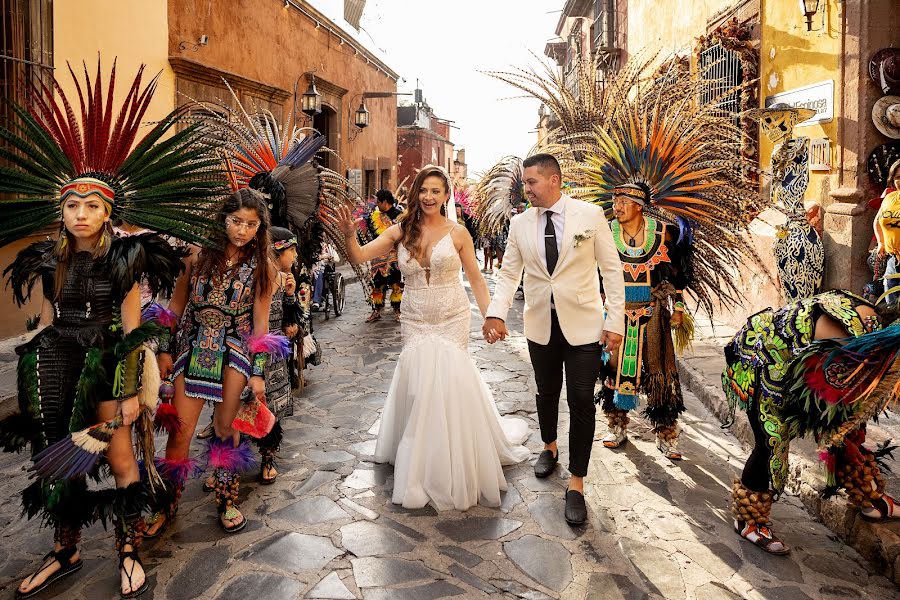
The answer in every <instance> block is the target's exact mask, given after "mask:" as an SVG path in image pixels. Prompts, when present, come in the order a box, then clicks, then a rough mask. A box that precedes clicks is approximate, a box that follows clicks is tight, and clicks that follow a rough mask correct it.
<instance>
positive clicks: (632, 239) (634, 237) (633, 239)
mask: <svg viewBox="0 0 900 600" xmlns="http://www.w3.org/2000/svg"><path fill="white" fill-rule="evenodd" d="M643 231H644V217H641V226H640V227H638V230H637V231H635V232H634V235H632V234H630V233H628V230H626V229H625V226H624V225H623V226H622V233H623V234H625V236H626V237H627V238H628V239H627V240H625V243H626V244H628V245H629V246H631V247H632V248H634V247H635V246H637V237H638V236H639V235H640V234H641V233H642V232H643Z"/></svg>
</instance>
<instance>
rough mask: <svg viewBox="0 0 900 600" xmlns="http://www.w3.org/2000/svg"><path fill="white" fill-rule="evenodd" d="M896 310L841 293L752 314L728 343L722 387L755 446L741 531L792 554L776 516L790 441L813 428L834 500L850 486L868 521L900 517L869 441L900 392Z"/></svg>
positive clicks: (738, 499) (739, 485)
mask: <svg viewBox="0 0 900 600" xmlns="http://www.w3.org/2000/svg"><path fill="white" fill-rule="evenodd" d="M898 316H900V315H898V311H897V307H896V305H890V306H888V305H884V304H880V305H878V306H873V305H871V304H869V303H868V302H866V301H865V300H863V299H862V298H859V297H857V296H856V295H854V294H852V293H850V292H847V291H844V290H833V291H829V292H825V293H822V294H818V295H816V296H812V297H810V298H804V299H802V300H799V301H796V302H793V303H791V304H787V305H785V306H783V307H781V308H779V309H777V310H773V309H771V308H770V309H766V310H764V311H761V312H759V313H757V314H755V315H753V316H751V317H750V318H749V319H748V320H747V324H746V325H744V327H743V329H741V330H740V331H739V332H738V333H737V335H735V336H734V338H733V339H732V340H731V343H730V344H729V345H728V346H726V348H725V359H726V363H727V366H726V368H725V371H724V372H723V373H722V387H723V389H724V390H725V395H726V397H727V398H728V402H729V406H730V409H731V412H732V416H733V415H734V412H735V410H736V409H737V408H738V407H740V408H741V409H743V410H745V411H746V412H747V418H748V419H749V420H750V427H751V429H752V430H753V435H754V438H755V442H756V443H755V446H754V448H753V452H752V453H751V454H750V457H749V458H748V459H747V462H746V464H745V465H744V470H743V473H742V474H741V477H740V479H739V480H736V481H735V482H734V485H733V487H732V515H733V517H734V528H735V531H737V533H738V534H739V535H740V536H741V537H743V538H744V539H746V540H749V541H751V542H753V543H754V544H756V545H757V546H759V547H760V548H762V549H763V550H765V551H766V552H769V553H771V554H787V553H788V552H789V551H790V550H789V548H788V546H787V545H786V544H785V543H784V542H782V541H781V540H780V539H779V538H778V537H777V536H776V535H775V534H774V533H773V531H772V527H771V523H770V522H769V514H770V512H771V508H772V502H773V501H774V500H775V499H777V497H778V495H779V494H781V492H782V491H783V490H784V487H785V484H786V479H787V473H788V454H789V450H790V443H791V440H794V439H797V438H800V437H803V436H804V435H807V434H810V433H811V434H812V435H813V436H814V437H815V439H816V441H817V442H818V443H819V449H820V456H821V458H822V460H823V461H824V462H825V466H826V475H827V477H826V482H827V487H826V489H825V495H826V496H827V495H830V494H832V493H834V492H835V491H837V490H838V489H840V488H844V489H845V490H846V491H847V495H848V500H849V501H850V502H851V503H852V504H853V505H855V506H856V507H858V508H859V510H860V511H861V513H862V515H863V517H864V518H867V519H891V518H897V517H898V516H900V509H898V506H897V503H896V501H895V500H894V499H893V498H892V497H891V496H889V495H888V494H886V493H885V492H884V478H883V477H882V475H881V473H880V470H879V464H878V460H877V459H878V458H879V453H878V452H872V451H871V450H869V449H867V448H865V447H864V446H863V445H862V443H863V442H864V441H865V426H866V422H867V421H868V420H869V419H876V418H877V417H878V415H879V414H881V412H882V411H884V410H885V409H886V408H890V407H892V406H893V404H894V403H895V402H896V400H897V397H898V392H900V386H898V382H900V361H898V360H897V359H898V356H900V355H898V352H900V321H898V320H897V317H898ZM885 324H890V326H889V327H885V328H884V329H882V327H883V326H884V325H885Z"/></svg>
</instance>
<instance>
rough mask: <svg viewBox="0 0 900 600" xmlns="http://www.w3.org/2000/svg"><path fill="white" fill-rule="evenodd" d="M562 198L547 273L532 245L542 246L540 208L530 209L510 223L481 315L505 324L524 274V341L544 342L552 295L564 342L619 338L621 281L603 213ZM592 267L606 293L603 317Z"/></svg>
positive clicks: (621, 329)
mask: <svg viewBox="0 0 900 600" xmlns="http://www.w3.org/2000/svg"><path fill="white" fill-rule="evenodd" d="M564 198H565V210H564V214H565V221H564V225H563V234H562V242H561V243H560V244H559V258H558V260H557V263H556V267H555V268H554V270H553V275H550V273H549V272H548V271H547V264H546V262H545V260H544V259H543V258H542V257H543V256H544V254H543V251H542V250H540V249H539V247H538V244H541V245H542V246H543V244H544V235H543V234H544V219H546V217H543V216H542V215H543V214H544V212H545V210H544V209H539V208H534V207H532V208H530V209H528V210H526V211H525V212H524V213H522V214H520V215H518V216H516V217H513V219H512V221H511V222H510V225H509V239H508V241H507V245H506V253H505V254H504V256H503V267H502V268H501V269H500V272H499V273H498V274H497V280H496V285H495V286H494V296H493V299H492V300H491V305H490V306H489V307H488V311H487V316H488V317H497V318H500V319H503V320H504V321H505V320H506V315H507V313H508V312H509V308H510V306H512V301H513V295H514V294H515V293H516V289H518V287H519V281H520V280H521V278H522V273H523V271H524V273H525V315H524V318H525V337H526V338H528V339H529V340H531V341H532V342H536V343H538V344H548V343H549V342H550V299H551V295H552V298H553V304H554V305H555V306H556V314H557V318H558V319H559V326H560V329H562V333H563V335H564V336H565V338H566V341H567V342H569V344H571V345H573V346H580V345H582V344H590V343H592V342H597V341H600V337H601V334H602V333H603V330H604V329H606V330H607V331H610V332H613V333H618V334H624V332H625V282H624V279H623V276H622V263H621V262H620V261H619V253H618V251H617V250H616V245H615V242H614V241H613V237H612V232H611V231H610V229H609V225H608V224H607V221H606V217H605V216H604V214H603V209H601V208H600V207H599V206H595V205H593V204H589V203H587V202H583V201H581V200H576V199H574V198H571V197H569V196H564ZM539 221H540V223H539ZM576 236H577V237H576ZM579 240H580V241H579ZM598 267H599V268H600V272H601V273H602V274H603V288H604V292H605V293H606V316H605V319H604V310H603V299H602V297H601V295H600V280H599V277H598V276H597V268H598Z"/></svg>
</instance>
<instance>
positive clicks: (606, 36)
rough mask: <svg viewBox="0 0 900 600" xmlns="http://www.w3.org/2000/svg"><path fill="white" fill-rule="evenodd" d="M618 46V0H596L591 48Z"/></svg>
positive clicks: (594, 49) (595, 49)
mask: <svg viewBox="0 0 900 600" xmlns="http://www.w3.org/2000/svg"><path fill="white" fill-rule="evenodd" d="M615 47H616V0H594V23H593V24H592V25H591V50H593V51H595V52H596V51H597V49H599V48H609V49H611V48H615Z"/></svg>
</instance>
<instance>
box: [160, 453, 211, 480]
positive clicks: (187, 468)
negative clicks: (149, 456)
mask: <svg viewBox="0 0 900 600" xmlns="http://www.w3.org/2000/svg"><path fill="white" fill-rule="evenodd" d="M153 462H155V463H156V470H157V471H159V474H160V475H162V476H163V477H164V478H166V479H168V480H169V481H171V482H172V483H174V484H176V485H178V486H183V485H184V484H185V482H186V481H187V480H188V479H191V478H193V477H197V476H199V475H200V474H201V473H202V472H203V469H202V468H201V467H200V465H199V464H198V463H197V461H196V460H194V459H193V458H163V457H156V458H154V459H153Z"/></svg>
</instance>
